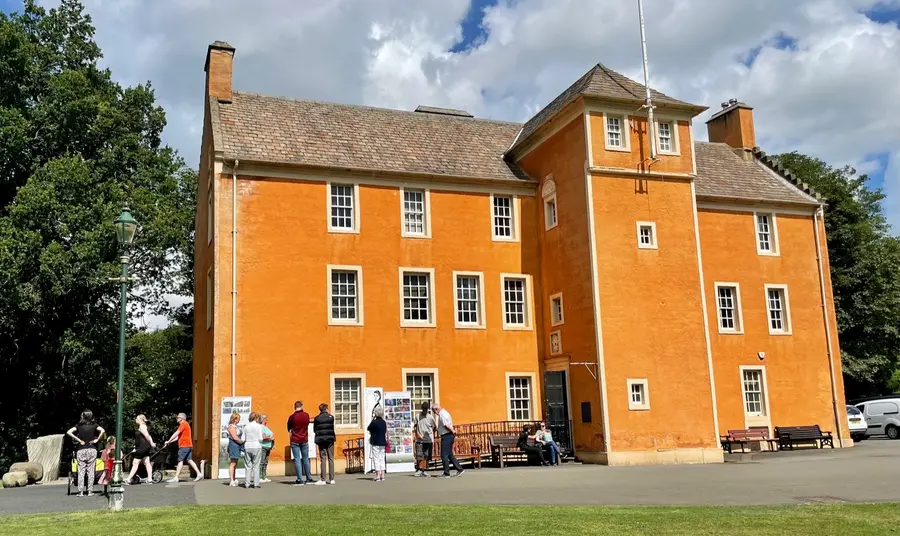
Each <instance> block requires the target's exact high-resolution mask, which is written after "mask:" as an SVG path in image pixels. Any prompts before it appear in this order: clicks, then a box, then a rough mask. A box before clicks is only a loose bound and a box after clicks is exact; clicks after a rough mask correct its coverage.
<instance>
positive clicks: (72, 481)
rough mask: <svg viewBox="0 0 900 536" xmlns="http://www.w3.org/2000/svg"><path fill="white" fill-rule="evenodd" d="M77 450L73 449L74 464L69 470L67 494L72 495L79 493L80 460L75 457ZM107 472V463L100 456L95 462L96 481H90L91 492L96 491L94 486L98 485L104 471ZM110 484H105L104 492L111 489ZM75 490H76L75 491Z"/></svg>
mask: <svg viewBox="0 0 900 536" xmlns="http://www.w3.org/2000/svg"><path fill="white" fill-rule="evenodd" d="M76 453H77V451H74V450H73V451H72V466H71V468H70V471H69V485H68V486H67V488H66V495H72V493H78V460H77V459H76V458H75V455H76ZM105 472H106V464H105V463H104V461H103V460H102V459H100V457H99V456H98V457H97V461H95V462H94V481H93V482H91V483H90V485H91V487H90V490H89V491H91V492H93V491H94V486H97V485H98V482H99V481H100V478H101V477H102V476H103V473H105ZM108 488H109V486H107V485H105V484H104V485H103V494H104V495H106V494H107V493H108V491H109V489H108ZM73 490H74V491H73Z"/></svg>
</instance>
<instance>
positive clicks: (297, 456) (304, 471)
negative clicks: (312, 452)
mask: <svg viewBox="0 0 900 536" xmlns="http://www.w3.org/2000/svg"><path fill="white" fill-rule="evenodd" d="M287 429H288V432H290V433H291V455H292V457H293V458H294V469H295V470H296V471H297V480H295V481H294V485H295V486H302V485H304V484H315V482H316V481H315V480H313V479H312V472H311V471H310V470H309V413H307V412H305V411H303V401H301V400H298V401H296V402H294V413H292V414H291V416H290V417H288V422H287ZM304 476H305V477H306V480H305V481H304V480H303V477H304Z"/></svg>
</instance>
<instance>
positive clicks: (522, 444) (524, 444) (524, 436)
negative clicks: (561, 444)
mask: <svg viewBox="0 0 900 536" xmlns="http://www.w3.org/2000/svg"><path fill="white" fill-rule="evenodd" d="M529 439H535V440H536V439H537V434H535V435H531V426H530V425H527V424H526V425H525V426H523V427H522V432H521V433H519V440H518V441H517V442H516V446H517V447H518V448H519V450H521V451H523V452H525V453H526V454H534V455H535V456H537V457H538V458H539V459H540V460H541V465H550V464H549V463H547V461H546V460H545V459H544V449H543V448H541V446H540V445H535V444H533V443H532V444H529V443H528V440H529Z"/></svg>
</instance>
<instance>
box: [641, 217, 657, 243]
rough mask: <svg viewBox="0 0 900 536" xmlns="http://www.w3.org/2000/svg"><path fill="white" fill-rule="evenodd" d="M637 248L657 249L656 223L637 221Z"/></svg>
mask: <svg viewBox="0 0 900 536" xmlns="http://www.w3.org/2000/svg"><path fill="white" fill-rule="evenodd" d="M637 243H638V249H657V244H656V223H654V222H649V221H639V222H637Z"/></svg>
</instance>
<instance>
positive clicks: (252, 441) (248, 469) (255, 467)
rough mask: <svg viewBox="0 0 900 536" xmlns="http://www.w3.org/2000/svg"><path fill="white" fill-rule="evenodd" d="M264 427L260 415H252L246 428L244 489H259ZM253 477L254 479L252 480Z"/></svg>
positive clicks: (252, 413) (254, 413)
mask: <svg viewBox="0 0 900 536" xmlns="http://www.w3.org/2000/svg"><path fill="white" fill-rule="evenodd" d="M262 438H263V430H262V425H261V424H259V413H256V412H255V411H254V412H251V413H250V422H249V423H247V424H246V425H245V426H244V466H245V469H244V488H246V489H251V488H259V462H260V461H261V459H262ZM251 476H252V478H251Z"/></svg>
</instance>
